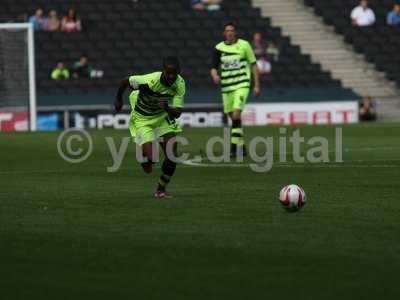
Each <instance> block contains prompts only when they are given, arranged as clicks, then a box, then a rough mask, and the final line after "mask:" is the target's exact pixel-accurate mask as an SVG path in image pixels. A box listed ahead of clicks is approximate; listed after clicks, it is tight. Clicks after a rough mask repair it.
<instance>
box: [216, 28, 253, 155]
mask: <svg viewBox="0 0 400 300" xmlns="http://www.w3.org/2000/svg"><path fill="white" fill-rule="evenodd" d="M210 73H211V77H212V80H213V81H214V83H215V84H217V85H220V86H221V91H222V101H223V106H224V113H225V114H228V115H229V117H230V118H231V120H232V128H231V156H232V157H236V156H237V155H246V148H245V145H244V138H243V128H242V111H243V108H244V105H245V104H246V101H247V97H248V95H249V91H250V81H251V78H252V77H253V82H254V84H253V93H254V96H256V97H257V96H259V95H260V91H261V90H260V76H259V71H258V67H257V64H256V57H255V55H254V52H253V49H252V48H251V46H250V44H249V43H248V42H247V41H245V40H243V39H238V38H237V36H236V25H235V24H234V23H227V24H226V25H225V26H224V41H223V42H220V43H219V44H217V45H216V46H215V49H214V54H213V64H212V68H211V72H210ZM251 74H253V76H251Z"/></svg>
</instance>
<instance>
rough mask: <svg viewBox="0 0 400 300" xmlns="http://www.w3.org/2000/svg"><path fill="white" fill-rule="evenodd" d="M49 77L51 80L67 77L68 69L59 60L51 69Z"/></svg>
mask: <svg viewBox="0 0 400 300" xmlns="http://www.w3.org/2000/svg"><path fill="white" fill-rule="evenodd" d="M50 77H51V79H53V80H62V79H69V70H68V69H67V68H66V67H65V64H64V63H63V62H62V61H60V62H59V63H57V66H56V67H55V68H54V69H53V71H51V75H50Z"/></svg>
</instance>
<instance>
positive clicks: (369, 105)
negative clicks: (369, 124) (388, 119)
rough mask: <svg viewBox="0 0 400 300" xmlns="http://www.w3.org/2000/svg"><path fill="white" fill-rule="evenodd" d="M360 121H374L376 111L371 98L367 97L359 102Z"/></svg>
mask: <svg viewBox="0 0 400 300" xmlns="http://www.w3.org/2000/svg"><path fill="white" fill-rule="evenodd" d="M359 113H360V121H375V120H376V111H375V108H374V103H373V102H372V99H371V97H369V96H367V97H364V99H363V100H362V101H361V102H360V111H359Z"/></svg>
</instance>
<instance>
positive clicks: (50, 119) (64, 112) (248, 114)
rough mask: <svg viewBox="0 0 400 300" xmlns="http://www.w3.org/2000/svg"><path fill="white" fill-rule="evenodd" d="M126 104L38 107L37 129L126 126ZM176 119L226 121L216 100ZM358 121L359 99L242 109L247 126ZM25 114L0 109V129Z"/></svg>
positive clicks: (20, 123) (195, 123) (16, 125)
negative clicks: (120, 108)
mask: <svg viewBox="0 0 400 300" xmlns="http://www.w3.org/2000/svg"><path fill="white" fill-rule="evenodd" d="M129 112H130V108H129V107H128V106H125V107H124V110H123V111H122V112H121V113H118V114H115V113H113V112H112V108H111V107H110V106H109V105H86V106H85V105H73V106H54V107H52V106H45V107H38V117H37V127H38V130H42V131H46V130H58V129H66V128H71V127H76V128H85V129H104V128H113V129H127V128H128V123H129ZM179 122H180V123H181V125H183V126H189V127H221V126H223V125H224V124H226V123H227V119H226V116H225V115H224V114H223V113H222V108H221V105H219V104H191V105H190V104H189V105H187V106H186V107H185V110H184V113H183V114H182V116H181V118H180V119H179ZM357 122H358V101H355V100H354V101H338V102H337V101H330V102H303V103H298V102H296V103H249V104H248V105H246V108H245V110H244V111H243V124H244V125H246V126H263V125H296V124H312V125H319V124H346V123H357ZM27 129H28V114H27V113H26V112H21V111H18V110H17V109H15V110H12V109H11V110H10V109H8V110H7V111H4V110H2V111H0V131H26V130H27Z"/></svg>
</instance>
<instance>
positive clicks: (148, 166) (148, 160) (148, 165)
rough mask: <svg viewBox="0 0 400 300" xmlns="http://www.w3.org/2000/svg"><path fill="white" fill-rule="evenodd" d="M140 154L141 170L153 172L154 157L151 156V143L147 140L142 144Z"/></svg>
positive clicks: (147, 172)
mask: <svg viewBox="0 0 400 300" xmlns="http://www.w3.org/2000/svg"><path fill="white" fill-rule="evenodd" d="M141 148H142V155H143V161H142V162H141V166H142V169H143V171H144V172H145V173H146V174H150V173H151V172H153V164H154V157H153V143H152V142H147V143H144V144H142V146H141Z"/></svg>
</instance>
